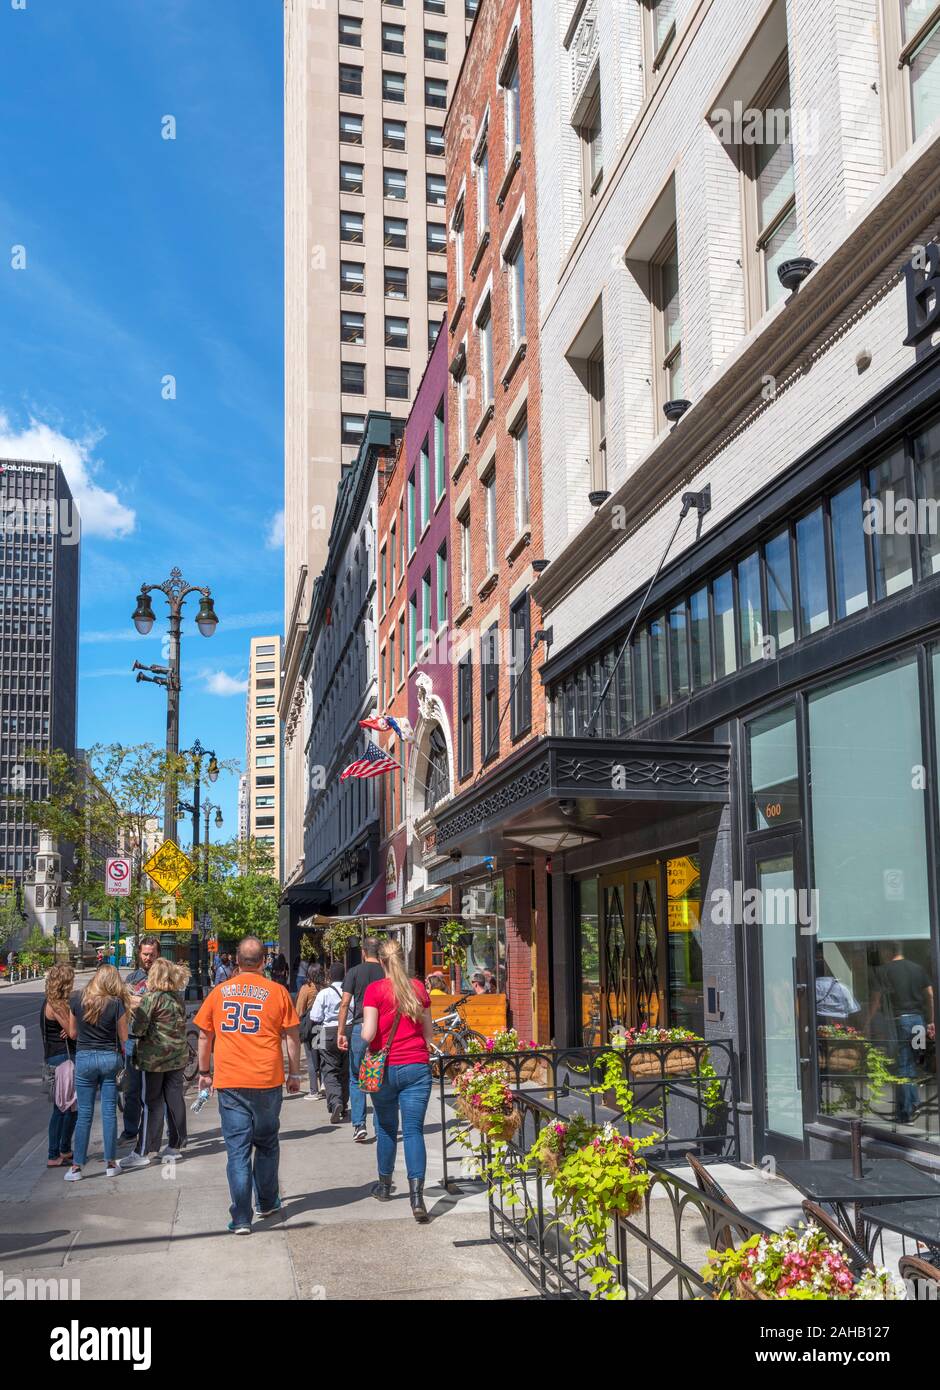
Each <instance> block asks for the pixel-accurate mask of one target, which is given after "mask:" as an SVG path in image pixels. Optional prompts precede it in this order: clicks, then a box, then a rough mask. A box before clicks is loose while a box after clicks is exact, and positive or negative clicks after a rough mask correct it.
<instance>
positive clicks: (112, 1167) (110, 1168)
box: [104, 1163, 121, 1178]
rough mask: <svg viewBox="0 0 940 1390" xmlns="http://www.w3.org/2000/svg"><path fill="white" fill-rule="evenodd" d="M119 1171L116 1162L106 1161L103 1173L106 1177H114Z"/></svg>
mask: <svg viewBox="0 0 940 1390" xmlns="http://www.w3.org/2000/svg"><path fill="white" fill-rule="evenodd" d="M120 1171H121V1170H120V1168H119V1167H118V1166H117V1164H116V1163H108V1164H107V1165H106V1166H105V1170H104V1175H105V1177H106V1178H116V1177H117V1176H118V1174H119V1173H120Z"/></svg>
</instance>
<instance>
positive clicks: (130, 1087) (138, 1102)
mask: <svg viewBox="0 0 940 1390" xmlns="http://www.w3.org/2000/svg"><path fill="white" fill-rule="evenodd" d="M159 956H160V942H159V941H158V940H157V938H156V937H155V936H142V937H141V938H140V942H139V944H138V947H137V964H136V965H135V966H134V969H133V970H131V971H130V972H129V973H128V974H127V975H125V977H124V983H125V984H126V985H127V987H128V989H129V990H130V991H131V994H133V995H134V996H135V997H137V998H139V997H140V996H141V995H142V994H143V993H144V991H145V990H146V988H147V976H148V974H149V973H150V967H151V966H152V965H153V963H154V961H155V960H158V959H159ZM136 1046H137V1043H136V1040H135V1039H134V1038H128V1046H127V1056H126V1065H127V1090H126V1092H125V1094H124V1131H123V1133H122V1134H121V1138H120V1143H122V1144H132V1145H136V1143H137V1141H138V1139H139V1138H140V1126H141V1122H142V1116H143V1108H144V1092H143V1087H144V1079H143V1075H142V1074H141V1071H140V1068H139V1067H138V1066H137V1065H136V1063H135V1060H134V1053H135V1050H136Z"/></svg>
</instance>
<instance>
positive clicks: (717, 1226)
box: [685, 1154, 752, 1253]
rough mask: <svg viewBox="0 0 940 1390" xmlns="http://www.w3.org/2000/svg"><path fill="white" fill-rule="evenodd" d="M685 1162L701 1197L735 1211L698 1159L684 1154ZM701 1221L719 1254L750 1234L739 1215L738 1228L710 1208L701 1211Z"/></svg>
mask: <svg viewBox="0 0 940 1390" xmlns="http://www.w3.org/2000/svg"><path fill="white" fill-rule="evenodd" d="M685 1158H686V1162H687V1163H688V1165H689V1167H690V1168H691V1169H692V1172H693V1174H694V1176H695V1185H696V1187H697V1188H698V1190H699V1191H700V1192H701V1194H702V1196H703V1197H707V1198H708V1200H709V1202H720V1203H721V1205H722V1206H724V1207H728V1208H729V1209H730V1210H731V1211H737V1210H738V1207H737V1204H736V1203H735V1202H734V1201H733V1200H732V1199H731V1198H730V1197H729V1196H728V1194H727V1192H726V1191H725V1189H724V1188H723V1187H722V1185H721V1183H720V1182H716V1181H715V1179H714V1178H713V1177H712V1175H711V1173H710V1172H709V1171H708V1169H707V1168H706V1167H705V1164H704V1163H703V1162H702V1160H701V1159H700V1158H696V1157H695V1155H694V1154H686V1156H685ZM702 1219H703V1220H704V1222H705V1229H706V1231H707V1232H708V1239H709V1241H710V1243H711V1245H712V1246H713V1247H714V1249H715V1250H717V1251H718V1252H719V1253H720V1252H721V1251H722V1250H733V1249H734V1248H735V1246H736V1244H737V1241H738V1240H739V1239H744V1240H747V1238H748V1237H749V1236H750V1235H751V1234H752V1230H751V1228H750V1227H749V1226H748V1224H747V1218H746V1216H745V1215H744V1213H743V1212H742V1213H741V1225H740V1226H738V1225H737V1224H736V1223H735V1222H734V1221H733V1220H732V1219H731V1217H730V1216H726V1215H725V1214H724V1213H723V1212H718V1211H715V1210H714V1209H713V1208H712V1207H710V1206H706V1207H703V1209H702Z"/></svg>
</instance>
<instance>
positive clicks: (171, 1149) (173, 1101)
mask: <svg viewBox="0 0 940 1390" xmlns="http://www.w3.org/2000/svg"><path fill="white" fill-rule="evenodd" d="M188 983H189V970H188V969H187V967H186V966H185V965H177V964H175V963H174V962H173V961H169V960H164V959H162V958H160V959H158V960H155V961H154V963H153V965H152V966H151V967H150V970H149V972H148V975H147V992H146V994H144V995H142V996H141V999H140V1003H139V1004H138V1005H137V1007H136V1008H135V1009H134V1011H133V1013H132V1014H131V1016H130V1021H129V1023H128V1031H129V1032H130V1034H131V1036H132V1037H133V1038H135V1039H136V1041H137V1048H136V1058H137V1065H138V1067H139V1068H140V1070H141V1073H142V1075H143V1080H144V1107H143V1119H142V1121H141V1126H140V1137H139V1139H138V1140H137V1143H136V1144H135V1145H134V1148H133V1149H132V1151H131V1152H130V1153H129V1154H126V1155H125V1156H124V1158H122V1159H121V1161H120V1163H119V1165H118V1167H119V1168H120V1169H121V1171H122V1172H124V1171H125V1170H128V1169H134V1168H146V1167H147V1165H148V1164H149V1162H150V1159H149V1157H148V1155H149V1154H153V1153H158V1154H159V1155H160V1157H161V1158H163V1159H171V1160H172V1159H177V1158H182V1156H183V1149H184V1148H185V1147H186V1102H185V1100H184V1099H183V1092H184V1089H185V1086H186V1063H187V1061H188V1057H189V1052H188V1049H187V1045H186V1008H185V1005H184V1003H183V991H184V990H185V988H186V986H187V984H188ZM164 1110H165V1111H166V1122H167V1139H168V1143H167V1145H166V1147H165V1148H162V1147H161V1145H162V1143H163V1112H164Z"/></svg>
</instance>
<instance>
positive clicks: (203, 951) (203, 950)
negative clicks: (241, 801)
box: [199, 801, 223, 985]
mask: <svg viewBox="0 0 940 1390" xmlns="http://www.w3.org/2000/svg"><path fill="white" fill-rule="evenodd" d="M211 811H214V812H215V828H216V830H221V829H222V824H223V821H222V807H221V806H217V805H216V804H215V802H213V801H207V802H206V803H205V805H204V806H203V808H202V816H203V827H202V828H203V835H202V843H203V845H204V846H205V853H204V861H203V862H204V866H205V867H204V871H203V881H204V882H205V883H208V882H209V877H210V874H209V814H210V812H211ZM199 951H200V954H199V961H200V970H201V972H202V978H203V979H204V981H205V983H206V984H207V985H209V984H210V983H211V982H210V980H209V909H208V906H207V907H206V910H205V912H204V913H203V916H202V924H201V931H200V935H199Z"/></svg>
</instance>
